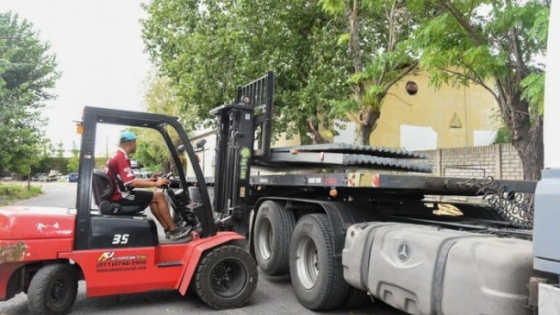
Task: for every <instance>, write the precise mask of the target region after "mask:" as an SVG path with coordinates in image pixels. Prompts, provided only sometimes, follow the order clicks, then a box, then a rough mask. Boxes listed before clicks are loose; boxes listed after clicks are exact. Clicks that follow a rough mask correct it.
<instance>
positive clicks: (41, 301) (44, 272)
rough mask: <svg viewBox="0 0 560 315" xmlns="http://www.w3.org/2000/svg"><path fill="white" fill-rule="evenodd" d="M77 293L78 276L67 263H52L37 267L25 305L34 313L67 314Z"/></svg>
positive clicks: (43, 314)
mask: <svg viewBox="0 0 560 315" xmlns="http://www.w3.org/2000/svg"><path fill="white" fill-rule="evenodd" d="M77 293H78V276H77V274H76V271H75V270H74V268H72V267H71V266H70V265H67V264H52V265H47V266H44V267H43V268H41V269H39V271H37V273H36V274H35V276H33V278H32V279H31V283H30V284H29V289H28V293H27V305H28V307H29V311H30V312H31V314H34V315H63V314H68V313H69V312H70V309H71V308H72V306H73V305H74V301H75V300H76V295H77Z"/></svg>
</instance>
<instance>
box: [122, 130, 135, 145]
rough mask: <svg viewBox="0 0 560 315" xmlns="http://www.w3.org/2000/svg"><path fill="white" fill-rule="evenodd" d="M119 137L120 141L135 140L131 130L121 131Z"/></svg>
mask: <svg viewBox="0 0 560 315" xmlns="http://www.w3.org/2000/svg"><path fill="white" fill-rule="evenodd" d="M120 139H121V142H126V141H132V140H136V135H135V134H134V133H133V132H130V131H124V132H123V133H121V137H120Z"/></svg>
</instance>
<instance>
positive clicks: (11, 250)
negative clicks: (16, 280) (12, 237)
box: [0, 242, 27, 264]
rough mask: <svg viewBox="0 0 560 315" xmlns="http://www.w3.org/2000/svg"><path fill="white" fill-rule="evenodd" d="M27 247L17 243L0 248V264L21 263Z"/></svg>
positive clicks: (22, 243)
mask: <svg viewBox="0 0 560 315" xmlns="http://www.w3.org/2000/svg"><path fill="white" fill-rule="evenodd" d="M26 249H27V245H25V243H24V242H18V243H16V244H13V245H7V246H0V264H3V263H6V262H13V261H22V260H23V258H24V256H25V250H26Z"/></svg>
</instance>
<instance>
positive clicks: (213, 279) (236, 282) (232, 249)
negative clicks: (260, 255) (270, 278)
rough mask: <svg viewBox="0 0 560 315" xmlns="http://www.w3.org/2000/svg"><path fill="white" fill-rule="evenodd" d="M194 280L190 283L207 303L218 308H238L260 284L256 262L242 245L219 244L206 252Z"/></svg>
mask: <svg viewBox="0 0 560 315" xmlns="http://www.w3.org/2000/svg"><path fill="white" fill-rule="evenodd" d="M192 281H194V283H193V285H191V287H194V289H195V291H196V294H197V295H198V297H199V298H200V299H201V300H202V301H203V302H204V303H206V304H207V305H208V306H210V307H212V308H214V309H217V310H221V309H231V308H239V307H242V306H243V305H245V304H246V303H247V302H248V301H249V299H250V298H251V295H252V294H253V292H254V291H255V289H256V287H257V282H258V271H257V264H256V263H255V261H254V260H253V258H252V257H251V255H249V254H248V253H247V252H246V251H244V250H243V249H242V248H240V247H239V246H233V245H223V246H219V247H217V248H213V249H211V250H209V251H208V252H206V253H205V254H204V256H203V257H202V259H201V260H200V263H199V265H198V267H197V269H196V272H195V276H194V277H193V280H192Z"/></svg>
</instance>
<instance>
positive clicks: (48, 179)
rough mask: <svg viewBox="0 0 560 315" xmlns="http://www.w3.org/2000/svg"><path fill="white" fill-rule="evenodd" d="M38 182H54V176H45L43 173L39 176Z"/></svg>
mask: <svg viewBox="0 0 560 315" xmlns="http://www.w3.org/2000/svg"><path fill="white" fill-rule="evenodd" d="M39 181H40V182H55V181H56V176H47V175H43V176H41V177H40V178H39Z"/></svg>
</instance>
